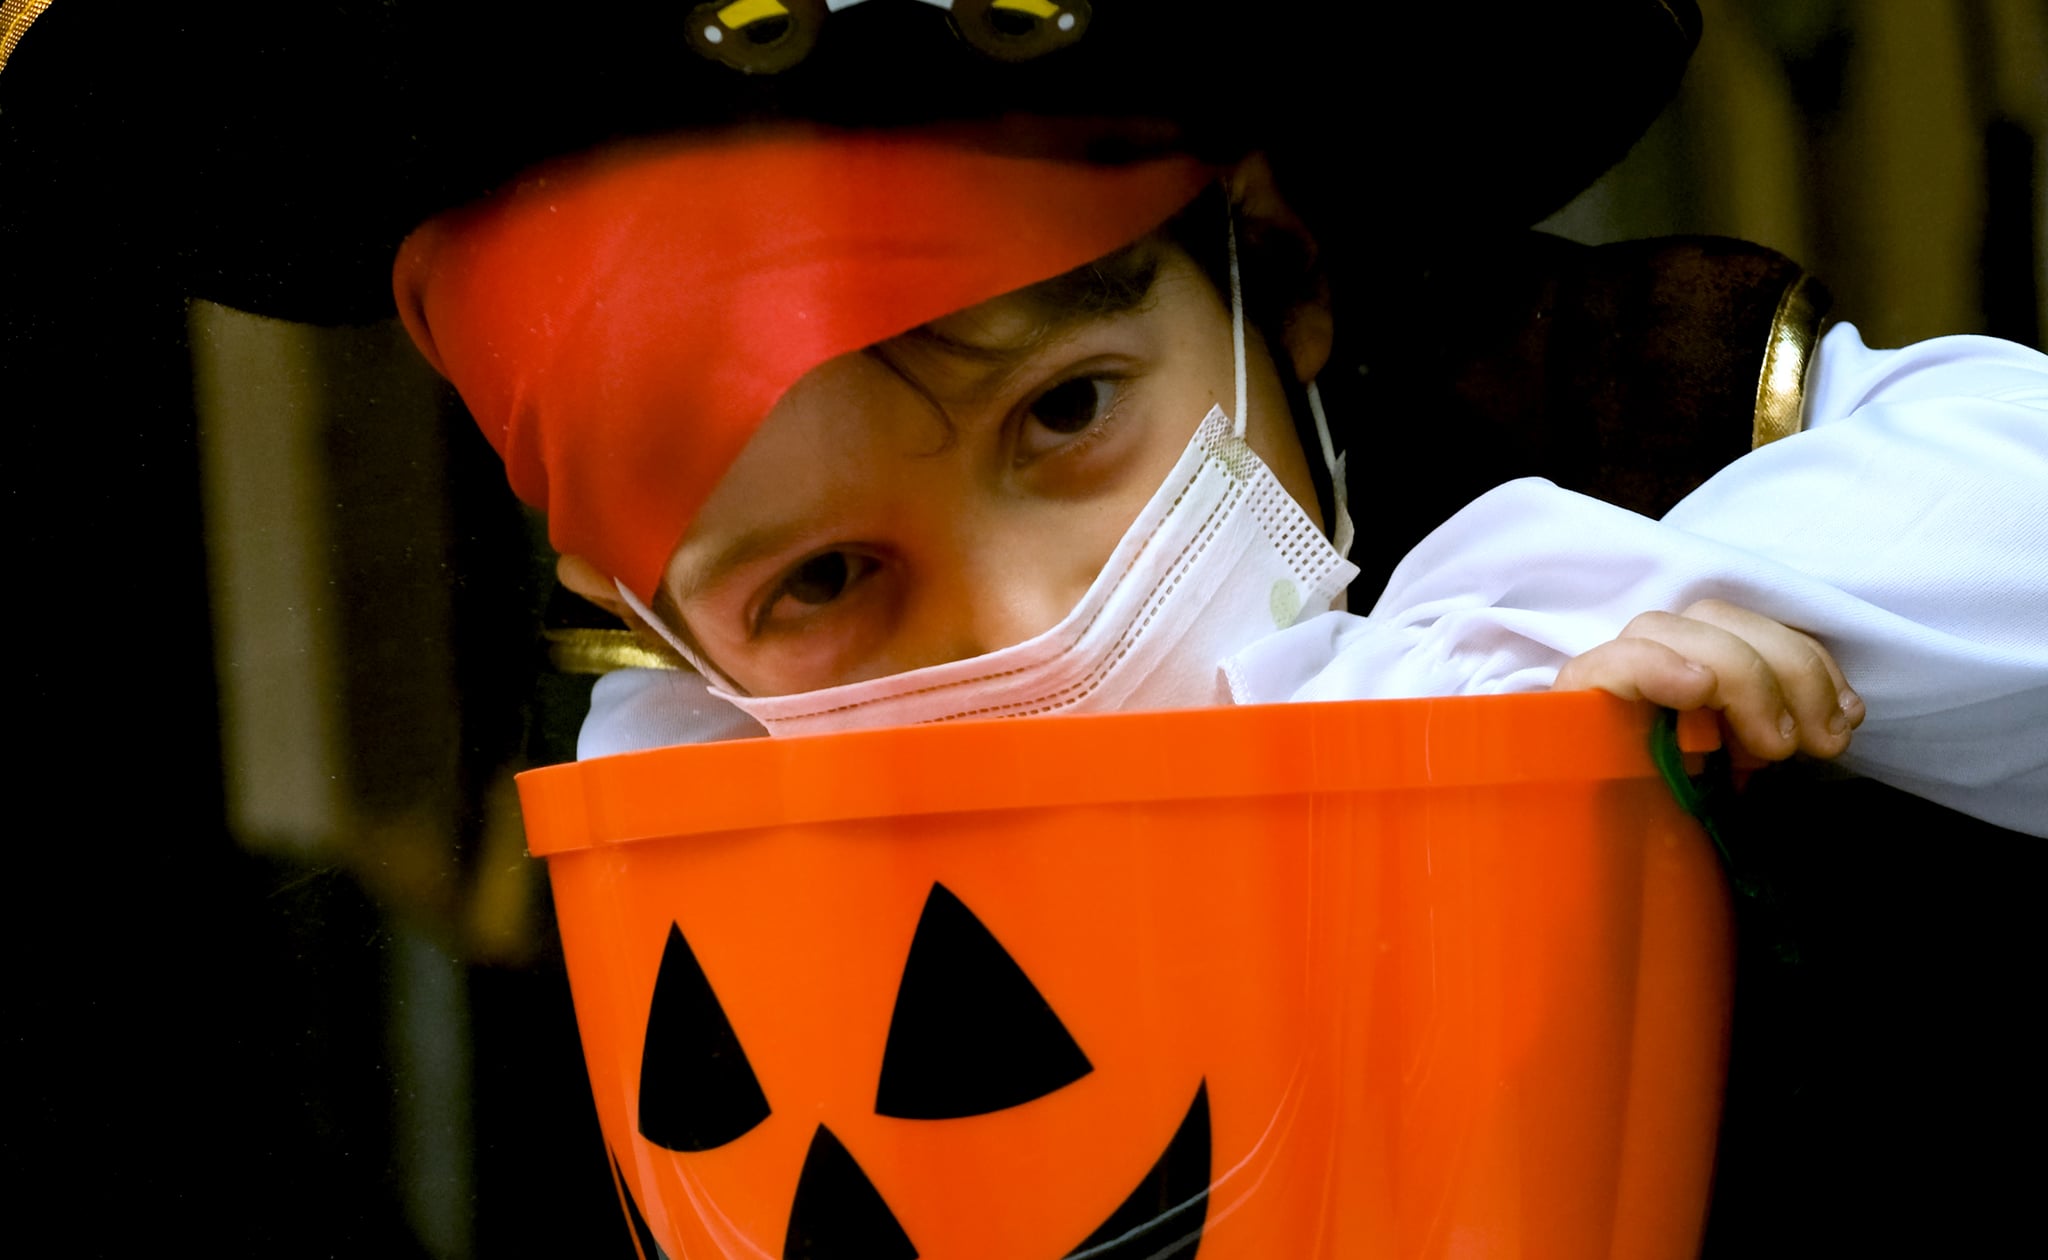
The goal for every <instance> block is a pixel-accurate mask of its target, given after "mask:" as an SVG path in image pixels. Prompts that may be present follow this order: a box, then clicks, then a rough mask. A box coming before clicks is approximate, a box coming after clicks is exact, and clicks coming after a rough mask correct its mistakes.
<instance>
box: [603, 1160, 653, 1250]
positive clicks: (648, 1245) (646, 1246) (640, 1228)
mask: <svg viewBox="0 0 2048 1260" xmlns="http://www.w3.org/2000/svg"><path fill="white" fill-rule="evenodd" d="M604 1153H605V1154H606V1155H608V1156H610V1157H611V1161H612V1184H613V1185H614V1186H617V1187H618V1190H619V1202H621V1203H623V1204H625V1205H626V1224H628V1225H630V1226H632V1227H633V1241H634V1242H636V1243H638V1244H639V1245H640V1260H668V1253H667V1252H666V1251H663V1250H662V1249H661V1244H660V1243H658V1242H656V1241H654V1231H653V1230H651V1229H649V1228H647V1218H646V1217H644V1216H642V1215H640V1205H639V1204H637V1203H635V1202H633V1192H632V1191H631V1190H629V1189H627V1188H626V1176H625V1174H624V1173H622V1172H620V1171H619V1157H618V1156H617V1155H616V1154H614V1153H613V1151H612V1149H611V1148H610V1147H606V1148H605V1152H604Z"/></svg>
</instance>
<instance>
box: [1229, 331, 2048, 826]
mask: <svg viewBox="0 0 2048 1260" xmlns="http://www.w3.org/2000/svg"><path fill="white" fill-rule="evenodd" d="M1709 597H1712V598H1720V599H1725V600H1728V601H1730V602H1732V603H1736V604H1740V605H1742V606H1744V607H1747V608H1751V609H1754V610H1755V611H1757V612H1760V613H1763V614H1764V615H1766V616H1769V617H1772V618H1775V619H1777V620H1779V621H1782V622H1785V623H1786V624H1788V625H1792V626H1796V627H1798V628H1799V629H1801V630H1804V631H1806V632H1808V633H1810V634H1813V635H1814V636H1816V637H1817V638H1819V639H1820V640H1821V641H1822V642H1824V643H1825V644H1826V645H1827V647H1828V649H1829V651H1831V652H1833V653H1834V655H1835V658H1836V660H1837V661H1838V662H1839V663H1840V664H1841V666H1842V669H1843V672H1844V673H1845V674H1846V675H1847V677H1848V679H1849V681H1850V683H1851V685H1852V686H1854V687H1855V688H1856V690H1857V692H1858V693H1859V694H1860V695H1862V697H1863V699H1864V702H1865V705H1866V707H1867V710H1868V717H1867V718H1866V720H1865V723H1864V725H1863V727H1862V728H1861V729H1860V730H1859V731H1858V732H1857V733H1856V737H1855V740H1854V743H1853V744H1852V746H1851V749H1850V751H1849V753H1848V754H1847V755H1845V757H1844V758H1843V763H1844V764H1845V765H1847V766H1848V767H1850V768H1851V769H1854V770H1856V771H1858V772H1860V773H1863V774H1867V775H1869V776H1871V777H1872V778H1876V779H1880V780H1883V781H1885V782H1888V783H1891V784H1893V785H1894V786H1897V787H1900V788H1903V789H1906V790H1908V791H1911V792H1914V793H1917V794H1919V795H1922V796H1925V797H1928V798H1929V799H1932V800H1935V801H1939V802H1941V803H1943V804H1946V805H1950V806H1952V807H1954V808H1957V809H1961V810H1963V811H1965V812H1967V813H1970V814H1973V815H1975V816H1977V817H1980V818H1985V819H1987V820H1989V821H1992V822H1995V823H1998V824H2000V825H2002V826H2006V827H2011V828H2014V829H2017V830H2021V831H2026V832H2029V833H2031V834H2035V835H2048V357H2044V356H2042V355H2040V354H2038V353H2036V352H2034V351H2032V350H2028V349H2026V348H2025V347H2022V346H2018V345H2014V344H2012V343H2010V342H2004V341H1998V340H1994V339H1991V338H1985V337H1945V338H1939V339H1936V340H1933V341H1928V342H1923V343H1920V344H1918V345H1915V346H1909V347H1907V348H1905V349H1902V350H1892V351H1874V350H1870V349H1868V348H1867V347H1865V346H1864V345H1863V343H1862V340H1861V338H1860V337H1859V336H1858V335H1857V333H1856V330H1855V329H1854V328H1853V327H1850V326H1848V325H1841V326H1838V327H1837V328H1835V329H1834V330H1833V331H1832V332H1830V333H1829V334H1828V336H1827V337H1826V338H1825V339H1824V340H1823V342H1822V345H1821V347H1820V348H1819V351H1818V357H1817V359H1816V361H1815V363H1814V365H1813V368H1812V370H1811V374H1810V376H1809V380H1808V385H1807V417H1806V428H1805V430H1804V431H1803V432H1801V433H1799V434H1795V435H1793V436H1791V437H1788V438H1785V439H1783V440H1781V441H1778V442H1775V443H1773V444H1771V445H1769V446H1766V447H1764V448H1763V449H1762V450H1759V451H1756V452H1753V453H1751V454H1750V455H1748V456H1745V457H1744V458H1742V459H1740V460H1738V461H1736V462H1735V463H1734V464H1731V465H1730V466H1729V467H1728V468H1726V469H1724V470H1723V471H1722V472H1721V473H1719V474H1718V475H1716V476H1715V477H1714V478H1713V479H1711V480H1710V481H1708V482H1707V483H1706V484H1705V485H1703V486H1701V487H1700V488H1699V489H1698V490H1697V491H1695V492H1694V493H1693V494H1692V495H1690V496H1688V497H1687V498H1686V499H1685V500H1684V501H1683V502H1681V503H1680V504H1679V505H1678V506H1677V507H1675V508H1674V509H1672V511H1671V512H1670V514H1669V515H1667V516H1666V517H1665V518H1664V520H1663V521H1661V522H1656V521H1651V520H1649V519H1648V518H1645V517H1641V516H1637V515H1635V514H1633V513H1630V512H1627V511H1624V510H1622V509H1620V508H1616V507H1612V506H1610V505H1608V504H1604V503H1601V502H1599V501H1597V500H1593V499H1589V498H1586V497H1584V496H1581V495H1576V494H1571V493H1568V492H1566V491H1564V490H1561V489H1559V488H1557V487H1556V486H1553V485H1551V484H1550V483H1548V482H1544V481H1537V480H1526V481H1518V482H1512V483H1510V484H1508V485H1505V486H1502V487H1500V488H1498V489H1496V490H1494V491H1491V492H1490V493H1488V494H1486V495H1484V496H1482V497H1481V498H1479V499H1478V500H1475V501H1474V502H1473V503H1472V504H1471V505H1470V506H1468V507H1467V508H1466V509H1465V510H1464V511H1462V512H1460V513H1458V515H1456V516H1454V517H1453V518H1451V520H1449V521H1447V522H1446V523H1445V524H1444V525H1443V526H1442V527H1440V528H1439V529H1438V530H1436V531H1435V532H1434V533H1432V534H1431V535H1430V536H1429V537H1428V538H1426V539H1424V540H1423V541H1422V543H1421V544H1419V545H1418V546H1417V547H1416V549H1415V550H1414V551H1413V552H1411V553H1410V554H1409V555H1408V557H1407V558H1406V559H1404V560H1403V561H1402V563H1401V565H1400V566H1399V567H1398V568H1397V569H1396V570H1395V572H1394V574H1393V576H1392V578H1391V579H1390V581H1389V583H1388V586H1387V589H1386V591H1385V593H1384V594H1383V595H1382V596H1381V598H1380V601H1379V603H1378V604H1377V605H1376V606H1375V607H1374V608H1373V611H1372V612H1371V614H1369V615H1368V616H1366V617H1354V616H1349V615H1347V614H1342V613H1330V614H1326V615H1324V616H1321V617H1317V618H1314V619H1312V620H1310V621H1307V622H1304V623H1302V624H1300V625H1297V626H1295V627H1293V628H1292V629H1289V630H1286V631H1283V632H1281V633H1280V634H1278V635H1275V636H1273V637H1272V638H1270V639H1267V640H1265V641H1263V642H1261V643H1259V644H1257V645H1254V646H1253V647H1252V648H1250V649H1248V650H1247V651H1245V652H1243V653H1240V654H1239V655H1237V656H1235V657H1233V658H1231V660H1229V661H1227V662H1226V663H1225V665H1224V673H1225V677H1226V678H1227V679H1228V681H1229V682H1230V685H1231V691H1232V695H1233V697H1234V698H1235V699H1236V700H1237V701H1238V702H1240V703H1264V702H1273V701H1280V700H1324V699H1347V698H1349V699H1363V698H1391V697H1396V696H1417V695H1456V694H1485V693H1493V692H1503V691H1527V690H1536V689H1541V688H1543V687H1547V686H1549V685H1550V682H1551V681H1552V680H1553V679H1554V678H1555V676H1556V673H1557V670H1558V668H1559V667H1560V666H1561V665H1562V664H1563V663H1564V662H1565V661H1566V660H1569V659H1570V658H1571V657H1573V656H1576V655H1577V654H1579V653H1581V652H1584V651H1586V650H1588V649H1589V648H1592V647H1595V646H1597V645H1599V644H1600V643H1603V642H1606V641H1607V640H1609V639H1611V638H1613V637H1614V636H1615V634H1616V633H1618V632H1619V631H1620V629H1621V628H1622V627H1623V626H1624V625H1626V624H1627V622H1628V621H1629V619H1630V618H1632V617H1633V616H1635V615H1636V614H1637V613H1640V612H1644V611H1646V610H1651V609H1665V610H1669V611H1677V610H1680V609H1682V608H1684V607H1685V606H1686V605H1688V604H1690V603H1692V602H1693V601H1695V600H1699V599H1705V598H1709Z"/></svg>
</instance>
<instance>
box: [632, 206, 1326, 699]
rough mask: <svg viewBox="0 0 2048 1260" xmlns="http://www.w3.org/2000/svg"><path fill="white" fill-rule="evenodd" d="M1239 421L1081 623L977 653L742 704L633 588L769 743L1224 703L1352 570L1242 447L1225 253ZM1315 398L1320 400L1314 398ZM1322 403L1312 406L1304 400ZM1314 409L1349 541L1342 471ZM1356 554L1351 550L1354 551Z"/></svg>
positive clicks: (1093, 591)
mask: <svg viewBox="0 0 2048 1260" xmlns="http://www.w3.org/2000/svg"><path fill="white" fill-rule="evenodd" d="M1230 266H1231V276H1230V279H1231V286H1230V287H1231V325H1232V340H1233V343H1234V347H1233V348H1234V349H1235V351H1236V359H1237V364H1236V367H1237V397H1236V402H1237V415H1238V416H1239V417H1240V419H1239V421H1238V422H1236V423H1233V422H1232V420H1231V418H1230V417H1229V416H1227V415H1225V414H1224V411H1223V408H1221V407H1220V406H1219V407H1212V408H1210V409H1209V414H1208V415H1207V416H1205V417H1204V418H1203V420H1202V423H1201V424H1200V425H1199V426H1197V428H1196V429H1195V434H1194V437H1193V438H1192V439H1191V440H1190V441H1189V442H1188V446H1187V449H1186V450H1185V451H1183V452H1182V453H1181V457H1180V461H1179V462H1178V463H1176V464H1175V465H1174V467H1173V471H1172V472H1171V473H1169V474H1168V475H1167V478H1166V481H1165V482H1164V483H1163V484H1162V485H1161V486H1160V487H1159V489H1158V491H1157V492H1155V493H1154V494H1153V496H1152V498H1151V500H1150V501H1149V502H1148V503H1146V505H1145V510H1144V511H1142V512H1140V513H1139V514H1138V519H1137V520H1135V521H1133V522H1132V523H1131V527H1130V529H1129V530H1128V531H1126V532H1125V534H1124V536H1123V539H1122V540H1121V541H1120V542H1119V543H1118V544H1117V547H1116V550H1115V551H1114V552H1113V553H1111V555H1110V558H1109V562H1108V563H1107V564H1105V565H1103V567H1102V572H1101V573H1099V574H1097V575H1096V578H1095V581H1094V583H1093V584H1091V585H1090V586H1089V588H1088V593H1087V594H1085V595H1083V596H1082V597H1081V602H1080V603H1079V604H1077V605H1075V607H1074V609H1073V611H1072V612H1070V613H1068V614H1067V615H1066V617H1064V618H1062V619H1061V621H1060V622H1059V624H1057V625H1055V626H1054V627H1052V629H1050V630H1047V631H1045V632H1044V633H1043V634H1040V635H1038V636H1036V637H1035V638H1031V639H1027V640H1025V641H1024V642H1022V643H1019V644H1016V645H1014V646H1011V647H1007V648H1002V649H1000V650H998V651H995V652H990V653H988V654H986V655H983V656H976V657H972V658H970V659H967V660H962V661H950V662H948V663H946V664H943V665H933V666H929V667H927V668H924V669H917V670H912V671H910V672H909V673H906V674H895V675H891V676H890V677H887V678H876V679H871V680H869V681H866V682H858V683H849V684H847V685H845V686H840V687H827V688H825V689H823V690H820V691H805V692H799V693H796V694H794V695H785V696H746V695H738V694H735V693H734V691H733V689H732V688H731V687H729V686H728V685H727V684H726V680H724V679H722V678H721V677H720V676H719V675H718V674H717V673H716V672H715V671H713V670H711V669H709V668H707V666H708V662H703V661H699V660H697V659H696V656H695V654H694V653H692V652H690V651H689V650H688V649H687V647H686V646H685V645H684V644H683V643H682V642H681V641H680V639H679V638H678V637H677V636H676V635H674V634H673V633H671V632H670V630H669V628H668V627H667V626H665V625H663V624H662V623H661V621H660V620H659V619H658V618H657V617H655V616H654V615H653V614H652V613H651V612H650V611H649V610H648V609H647V608H646V607H645V606H644V605H643V604H642V602H641V601H640V600H639V599H638V598H637V597H635V596H634V595H633V594H632V593H631V592H630V591H626V590H625V589H624V588H623V587H621V588H620V593H621V594H622V595H624V596H625V598H626V600H627V602H628V603H630V604H631V605H633V607H634V609H635V611H637V612H638V613H639V614H640V615H641V616H642V617H643V618H645V619H646V620H647V622H648V624H650V625H652V626H654V627H655V628H656V629H657V630H658V631H659V632H660V633H661V634H662V636H663V637H664V638H666V639H668V641H669V642H670V644H671V645H673V646H674V647H675V648H676V650H677V651H679V652H681V653H682V654H683V655H684V657H685V658H686V659H689V660H691V661H692V663H693V664H696V665H697V666H698V668H699V669H700V670H702V671H703V672H704V673H705V676H706V677H707V678H709V679H711V680H713V683H714V685H713V686H712V688H711V693H712V694H713V695H715V696H718V697H719V698H721V699H723V700H725V701H727V702H729V703H731V704H732V705H734V706H736V707H737V708H739V709H740V710H741V711H743V712H744V713H746V714H747V715H748V716H749V717H752V718H753V719H754V720H755V721H757V722H759V723H760V724H761V725H762V726H764V727H766V728H767V730H768V733H769V734H771V735H814V734H823V733H825V732H828V731H844V730H854V729H859V728H864V727H873V726H907V725H915V724H920V723H926V722H950V721H958V720H961V719H966V718H994V717H1029V716H1035V715H1038V714H1045V713H1104V712H1111V711H1124V712H1131V711H1137V710H1144V709H1180V708H1192V707H1196V706H1203V705H1217V704H1228V703H1230V691H1229V687H1228V685H1227V684H1226V683H1225V682H1224V679H1223V674H1222V670H1221V668H1220V667H1221V664H1222V662H1223V660H1224V658H1226V657H1228V656H1232V655H1234V654H1236V653H1237V652H1239V651H1242V650H1243V649H1244V648H1246V647H1249V646H1250V645H1251V644H1253V643H1255V642H1257V641H1258V640H1260V639H1263V638H1265V637H1266V636H1267V635H1270V634H1273V633H1274V632H1276V631H1279V630H1284V629H1286V628H1287V627H1288V626H1291V625H1293V624H1294V623H1295V622H1296V621H1298V620H1300V619H1301V618H1302V617H1304V616H1311V617H1312V616H1315V615H1316V614H1318V613H1322V612H1326V611H1328V610H1329V609H1330V608H1331V607H1332V605H1333V604H1334V603H1335V602H1336V601H1337V600H1338V599H1339V597H1340V596H1341V595H1342V593H1343V591H1344V588H1345V587H1346V586H1347V585H1348V584H1349V583H1350V581H1351V579H1352V578H1354V577H1356V576H1357V575H1358V568H1357V566H1356V565H1353V564H1351V563H1350V562H1349V561H1348V560H1346V559H1345V558H1344V556H1343V554H1342V553H1341V552H1340V551H1339V550H1338V549H1337V548H1336V547H1332V546H1331V545H1330V543H1329V541H1328V540H1326V539H1325V538H1324V537H1323V534H1322V531H1321V530H1319V529H1318V528H1316V524H1315V522H1314V521H1313V520H1311V519H1309V516H1308V514H1307V513H1306V512H1304V511H1302V509H1301V506H1300V505H1299V504H1298V503H1296V502H1295V501H1294V496H1293V495H1291V494H1289V493H1288V492H1287V489H1286V487H1285V486H1282V485H1281V484H1280V481H1279V479H1278V478H1277V477H1275V476H1274V475H1273V473H1272V470H1271V469H1269V468H1267V467H1266V465H1265V463H1264V461H1262V460H1260V459H1259V457H1258V456H1257V455H1256V454H1254V453H1253V451H1252V449H1251V447H1250V445H1249V444H1247V443H1246V442H1245V440H1244V424H1243V422H1242V417H1243V416H1244V415H1245V401H1246V392H1247V391H1246V381H1245V369H1244V333H1243V320H1244V315H1243V304H1242V301H1241V300H1240V297H1239V291H1238V282H1237V248H1236V239H1235V233H1234V232H1233V234H1232V240H1231V250H1230ZM1311 390H1312V391H1313V387H1311ZM1311 397H1312V398H1313V393H1312V394H1311ZM1320 402H1321V400H1320V399H1319V398H1318V399H1314V403H1315V406H1314V410H1315V413H1316V417H1315V418H1316V421H1317V428H1318V430H1319V434H1320V436H1321V438H1322V446H1323V455H1324V458H1325V460H1326V461H1327V462H1328V463H1329V464H1331V465H1332V473H1333V481H1334V484H1335V485H1336V486H1337V487H1338V491H1337V494H1338V498H1337V502H1336V515H1337V518H1338V523H1337V537H1338V540H1339V543H1340V544H1348V543H1349V541H1350V534H1351V522H1350V518H1349V515H1348V513H1347V512H1346V511H1345V504H1344V500H1343V491H1342V487H1343V484H1344V482H1343V462H1342V459H1341V457H1339V456H1337V455H1336V453H1335V451H1334V450H1333V448H1332V446H1331V443H1330V439H1329V436H1328V429H1327V426H1326V425H1325V424H1324V422H1323V417H1322V414H1321V413H1322V408H1321V406H1320ZM1345 549H1346V550H1348V546H1346V547H1345Z"/></svg>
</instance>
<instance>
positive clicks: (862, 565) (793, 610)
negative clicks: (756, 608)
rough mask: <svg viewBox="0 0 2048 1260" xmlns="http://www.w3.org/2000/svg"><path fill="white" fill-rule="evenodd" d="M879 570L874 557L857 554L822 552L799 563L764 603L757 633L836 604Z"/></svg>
mask: <svg viewBox="0 0 2048 1260" xmlns="http://www.w3.org/2000/svg"><path fill="white" fill-rule="evenodd" d="M878 567H879V564H878V562H877V561H876V560H875V558H874V557H872V556H867V555H862V554H861V553H860V552H857V551H821V552H819V553H818V554H817V555H814V556H812V557H810V558H809V559H807V560H803V561H801V562H799V563H798V564H797V565H796V566H795V567H794V568H792V569H790V570H789V571H788V572H787V573H785V574H783V576H782V579H781V580H780V581H779V582H777V583H776V584H775V586H774V587H772V588H771V589H770V590H769V592H768V597H767V598H766V599H765V600H763V601H762V602H761V610H760V612H759V613H758V614H757V615H756V617H755V623H754V624H755V629H756V631H757V632H758V631H760V630H763V629H766V628H768V627H769V626H770V625H771V624H772V623H773V622H775V621H776V620H778V619H786V620H799V619H801V618H802V617H804V616H805V615H806V614H807V613H808V612H809V611H810V610H811V609H815V608H821V607H823V606H825V605H827V604H831V603H833V602H835V601H836V600H838V599H840V598H841V597H843V596H844V595H845V594H846V593H847V592H848V591H849V590H852V589H853V588H854V587H855V586H857V585H858V584H859V583H860V582H861V581H862V580H863V579H865V578H866V577H868V575H869V574H871V573H873V572H874V571H875V569H876V568H878ZM787 605H795V607H787ZM778 610H780V612H779V613H778Z"/></svg>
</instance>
